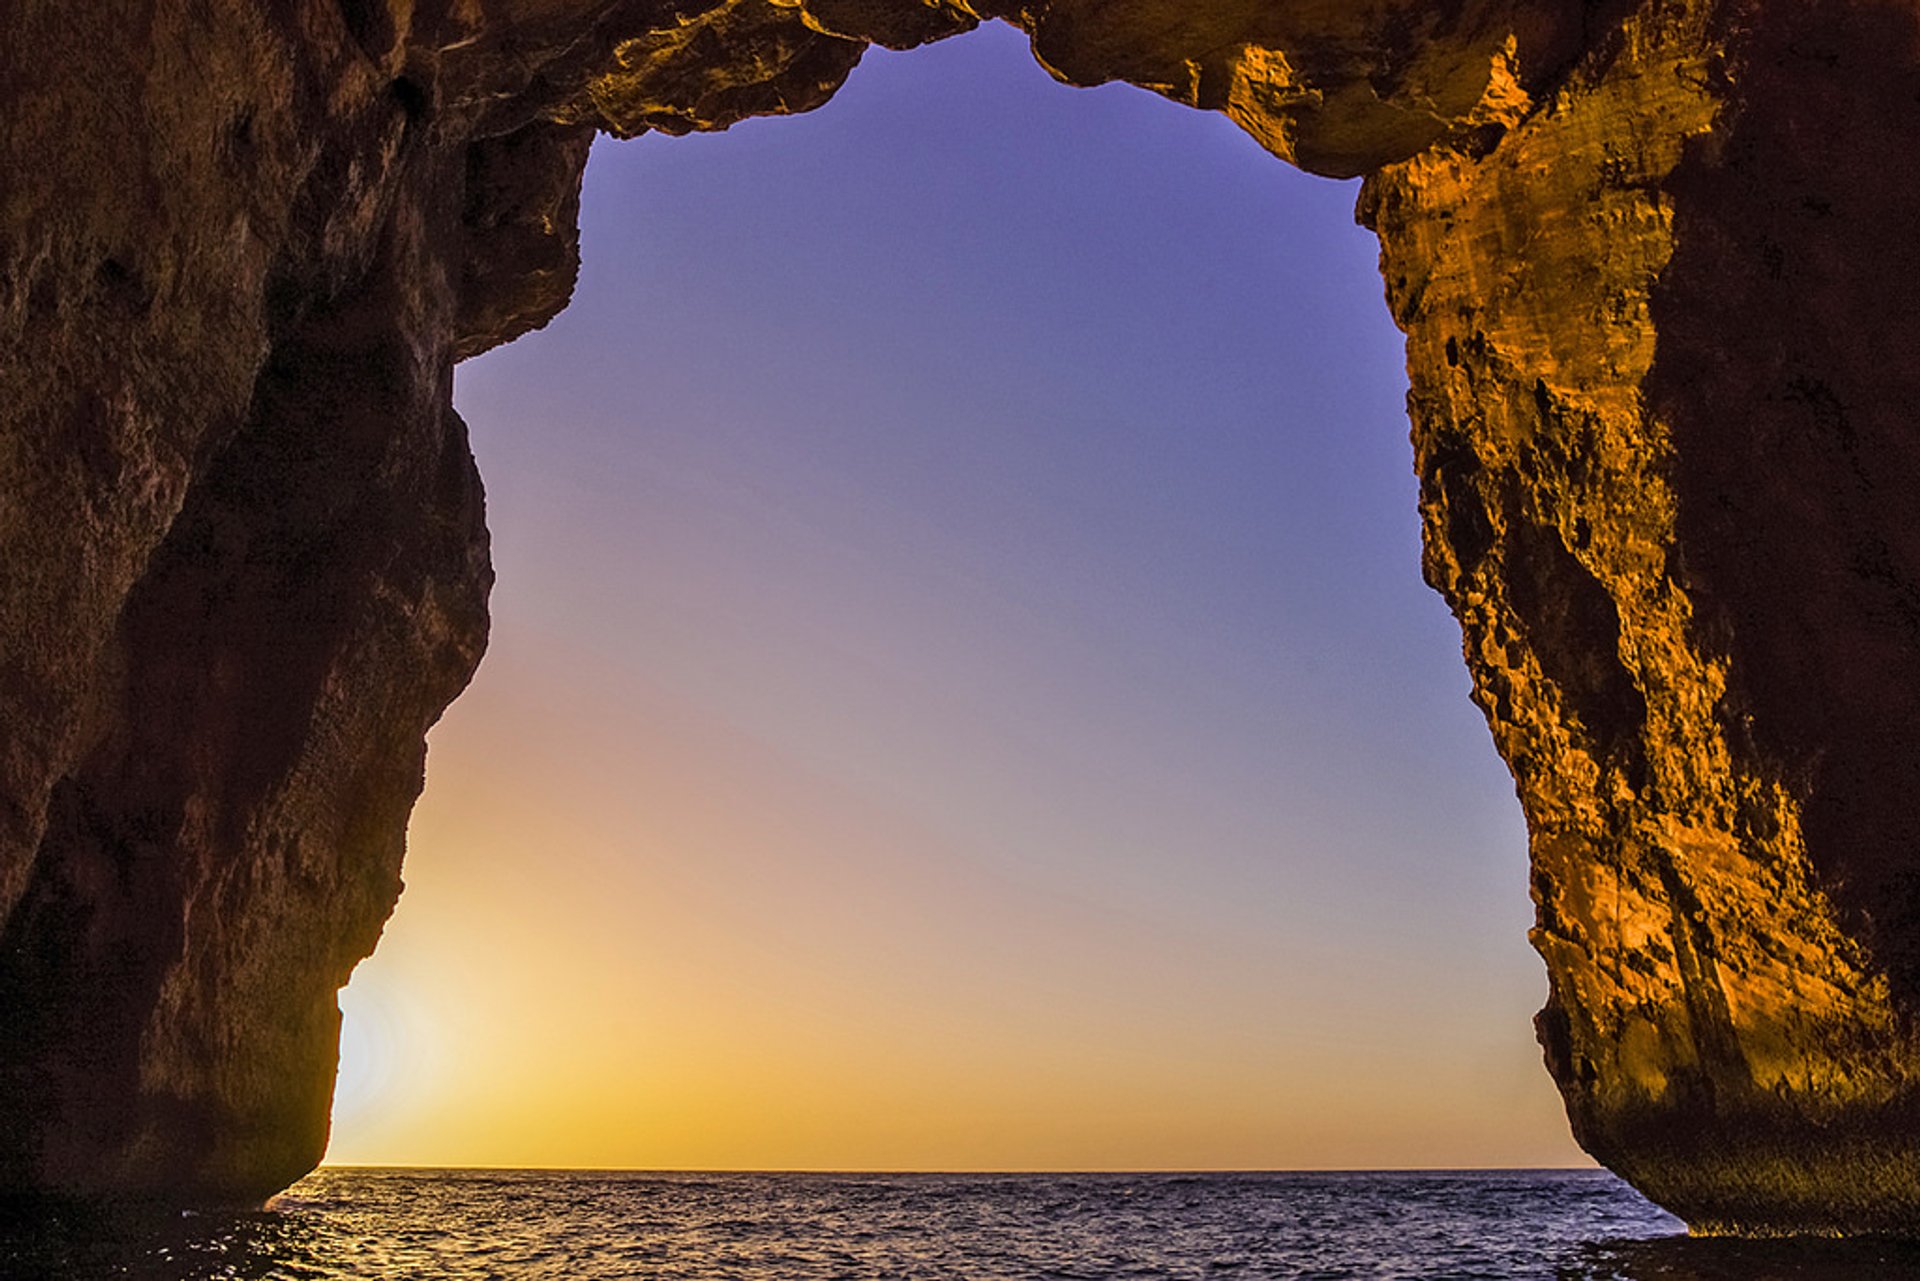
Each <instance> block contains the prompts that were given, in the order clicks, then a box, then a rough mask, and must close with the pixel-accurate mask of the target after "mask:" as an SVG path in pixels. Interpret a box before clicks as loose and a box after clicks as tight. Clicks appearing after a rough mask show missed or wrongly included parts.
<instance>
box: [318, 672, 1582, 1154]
mask: <svg viewBox="0 0 1920 1281" xmlns="http://www.w3.org/2000/svg"><path fill="white" fill-rule="evenodd" d="M509 661H511V660H510V659H508V658H507V657H506V656H504V655H503V656H500V657H499V666H500V667H505V666H506V665H507V663H508V662H509ZM563 666H564V665H563ZM573 674H574V675H575V676H576V677H578V676H580V675H582V674H583V673H582V672H581V670H580V669H579V668H578V667H575V668H574V669H573ZM589 674H590V673H589ZM605 675H607V676H608V679H609V682H610V685H617V684H618V683H619V682H618V680H617V679H616V678H614V677H612V675H611V674H605ZM516 677H517V678H518V679H516ZM509 683H513V684H515V685H517V686H518V688H520V689H521V690H523V691H524V690H529V689H531V690H540V688H541V685H542V678H540V677H539V676H537V675H534V674H531V673H525V672H522V673H514V674H510V673H507V672H504V671H497V672H496V673H495V681H494V684H495V685H496V687H497V686H502V685H507V684H509ZM542 692H547V693H551V694H552V695H553V698H552V701H551V702H550V703H549V704H548V706H546V707H545V708H536V707H532V706H526V705H521V706H517V707H512V708H505V709H503V708H500V707H498V706H497V705H496V700H495V699H494V698H493V697H491V696H490V695H491V693H492V691H491V690H489V689H488V688H486V687H485V685H484V684H483V687H482V688H480V689H477V690H475V691H474V692H473V693H472V694H470V695H469V697H468V699H467V700H466V701H463V702H462V703H461V704H460V705H458V707H457V708H456V709H455V711H454V712H453V713H451V714H450V715H449V718H448V725H447V729H446V730H445V731H440V732H437V734H436V742H435V747H434V769H435V776H436V779H438V778H440V777H442V776H446V775H452V776H455V777H458V778H459V779H460V780H461V781H462V782H463V783H464V786H462V787H460V788H458V789H455V788H442V787H439V786H436V787H435V788H434V789H433V790H430V791H429V793H428V795H427V797H426V798H425V799H424V800H423V802H422V804H421V807H420V809H419V812H418V814H417V815H416V818H415V822H414V827H413V835H412V850H411V853H410V854H409V875H410V877H412V878H413V879H415V880H417V881H420V882H425V883H431V884H432V885H433V887H434V897H433V900H432V901H431V902H430V903H429V902H426V901H421V902H420V903H419V906H418V907H416V902H415V900H413V899H411V898H403V900H402V906H401V909H400V911H399V913H398V914H397V915H396V918H395V920H394V922H393V923H392V925H391V926H390V928H389V937H388V938H387V939H386V940H385V941H384V942H383V943H382V945H381V948H380V951H379V952H378V954H377V955H376V958H375V959H374V960H373V961H371V962H368V963H367V964H365V965H363V966H362V967H361V969H360V971H359V972H358V973H357V974H356V977H355V980H354V982H353V983H352V984H351V985H350V986H349V987H348V988H347V989H346V990H345V991H344V992H343V993H342V1008H343V1010H344V1011H345V1013H346V1032H345V1035H344V1037H343V1040H344V1046H343V1063H342V1073H341V1081H342V1084H341V1090H340V1097H339V1101H338V1107H337V1109H336V1119H335V1141H334V1144H333V1147H332V1149H331V1150H330V1152H329V1156H328V1159H329V1161H330V1162H332V1163H335V1164H397V1165H449V1166H457V1165H488V1166H528V1167H534V1166H552V1167H576V1168H649V1169H838V1170H848V1169H884V1170H899V1169H940V1170H963V1169H991V1170H1016V1169H1076V1170H1094V1169H1140V1168H1163V1169H1227V1168H1248V1169H1268V1168H1302V1169H1311V1168H1362V1167H1393V1168H1405V1167H1412V1166H1438V1167H1454V1166H1473V1165H1555V1164H1568V1163H1577V1162H1579V1161H1580V1159H1581V1158H1580V1156H1579V1154H1578V1153H1577V1152H1576V1151H1574V1150H1572V1149H1571V1147H1570V1145H1568V1144H1566V1143H1565V1142H1564V1140H1560V1139H1559V1137H1558V1133H1557V1132H1558V1130H1559V1126H1558V1123H1557V1122H1558V1118H1557V1102H1556V1100H1555V1099H1554V1098H1553V1095H1552V1091H1551V1088H1550V1087H1546V1086H1545V1082H1544V1078H1543V1076H1542V1074H1540V1072H1539V1069H1538V1067H1537V1066H1536V1065H1535V1063H1534V1062H1533V1061H1532V1059H1531V1056H1530V1055H1521V1056H1517V1057H1516V1058H1512V1059H1510V1060H1509V1061H1508V1062H1506V1063H1504V1064H1498V1065H1489V1066H1488V1068H1487V1069H1486V1070H1483V1071H1476V1070H1474V1066H1473V1065H1472V1064H1466V1065H1462V1064H1459V1063H1457V1062H1450V1061H1449V1060H1448V1056H1447V1055H1446V1054H1445V1053H1444V1052H1442V1053H1437V1054H1436V1055H1435V1056H1434V1059H1433V1061H1432V1062H1430V1063H1426V1064H1421V1063H1409V1062H1408V1061H1407V1060H1406V1059H1405V1057H1404V1055H1405V1053H1406V1047H1407V1046H1408V1045H1410V1044H1412V1045H1418V1044H1421V1043H1422V1042H1425V1043H1428V1044H1432V1045H1434V1046H1436V1048H1440V1049H1443V1048H1444V1039H1445V1037H1446V1036H1447V1028H1446V1026H1445V1024H1446V1020H1447V1013H1446V1010H1445V1009H1444V1008H1440V1009H1435V1008H1432V1007H1431V1006H1429V1007H1428V1008H1426V1009H1418V1008H1414V1007H1415V1006H1416V1005H1418V1004H1420V1003H1421V1000H1420V998H1421V997H1422V996H1423V995H1424V994H1421V993H1410V994H1409V995H1410V997H1412V998H1414V999H1412V1000H1410V1001H1409V1002H1408V1007H1409V1008H1408V1009H1407V1011H1406V1014H1407V1017H1408V1019H1409V1020H1410V1022H1409V1023H1408V1024H1406V1025H1403V1026H1388V1027H1376V1028H1373V1029H1371V1031H1368V1030H1366V1029H1357V1028H1354V1027H1353V1026H1351V1025H1350V1023H1349V1021H1348V1019H1347V1017H1346V1012H1345V1011H1343V1010H1342V1009H1341V1008H1340V1007H1341V1005H1342V1004H1343V1002H1344V1001H1345V1000H1346V999H1348V998H1347V997H1346V996H1345V994H1343V992H1342V991H1341V985H1340V984H1337V983H1329V982H1327V981H1325V977H1324V976H1321V975H1315V974H1300V975H1292V976H1290V975H1287V974H1284V973H1274V972H1272V971H1271V970H1268V969H1264V968H1262V967H1261V964H1260V961H1259V960H1258V958H1254V957H1249V958H1247V964H1248V966H1249V970H1248V972H1247V973H1246V974H1245V975H1244V976H1243V981H1244V985H1243V986H1242V987H1241V988H1240V989H1239V990H1232V989H1231V988H1229V987H1228V986H1227V985H1228V984H1230V983H1231V982H1232V979H1233V975H1232V974H1230V973H1228V974H1224V975H1217V976H1215V977H1216V978H1217V979H1218V981H1219V983H1220V986H1219V987H1216V988H1214V989H1213V990H1207V991H1196V990H1193V986H1192V985H1193V984H1194V983H1195V981H1196V978H1195V975H1194V974H1193V973H1192V972H1189V971H1188V970H1186V969H1185V967H1183V966H1181V965H1179V964H1178V962H1179V959H1180V958H1181V957H1182V955H1183V954H1189V955H1190V954H1194V953H1198V952H1200V951H1201V950H1203V949H1206V948H1209V947H1213V946H1217V940H1209V939H1207V938H1206V937H1205V925H1204V922H1198V921H1195V922H1190V923H1188V926H1187V928H1186V929H1185V930H1184V931H1182V930H1174V929H1170V928H1168V926H1167V924H1166V923H1165V922H1161V923H1159V924H1158V925H1157V926H1155V927H1153V929H1152V932H1143V933H1137V934H1136V933H1135V931H1136V930H1138V929H1140V927H1141V925H1142V923H1141V922H1137V921H1131V920H1128V919H1126V918H1125V916H1124V915H1115V914H1112V913H1111V912H1110V911H1109V910H1107V909H1105V908H1103V907H1102V905H1100V904H1097V903H1092V902H1086V901H1075V900H1074V899H1073V898H1072V897H1071V896H1066V895H1060V894H1058V893H1057V892H1056V893H1046V892H1040V893H1035V892H1033V891H1034V889H1035V887H1033V886H1018V885H1012V884H1002V885H998V886H995V885H987V886H981V885H970V884H968V883H966V880H965V878H964V877H963V876H962V875H960V874H958V873H956V874H954V875H952V876H949V877H937V876H936V879H935V880H934V881H933V882H932V883H924V884H923V883H913V882H908V881H906V880H904V879H903V876H902V873H901V870H900V868H899V867H898V866H897V865H896V861H895V859H894V853H895V851H896V850H897V849H898V848H900V847H901V845H903V844H905V843H910V842H921V843H923V846H925V845H930V844H934V843H936V841H937V838H935V837H934V836H932V835H931V834H929V833H926V832H924V831H916V830H914V828H913V827H912V825H911V824H910V823H909V822H907V821H906V820H905V819H903V818H902V817H901V816H899V815H897V814H887V813H884V812H877V811H873V810H867V811H865V812H862V808H861V807H860V806H859V805H858V804H856V803H853V802H852V798H848V797H845V796H834V795H833V789H832V788H831V787H830V786H828V785H826V784H825V783H824V781H823V780H822V779H820V778H819V777H817V776H811V775H809V774H808V772H807V771H806V770H805V769H804V768H803V767H801V766H799V765H798V764H796V763H795V762H793V761H791V760H781V759H779V758H778V756H777V754H775V753H772V752H770V751H767V750H766V749H764V748H763V747H756V745H754V744H752V743H750V742H747V741H744V740H743V739H742V738H741V737H740V736H739V735H738V734H735V733H731V732H729V731H728V730H727V729H726V728H725V727H723V726H718V725H714V724H710V723H709V724H702V723H701V722H700V720H699V718H698V717H697V716H696V715H695V714H694V713H692V712H691V711H690V710H689V709H688V708H686V707H684V706H678V707H677V706H675V705H674V703H673V701H672V700H670V699H668V698H666V697H664V696H663V695H660V694H659V692H658V691H652V692H650V693H643V694H638V695H635V692H634V691H632V690H631V688H629V690H628V694H629V697H630V701H620V700H615V699H609V700H606V701H604V702H603V703H602V704H601V706H600V707H599V708H598V709H588V708H585V707H579V706H572V707H569V706H568V705H567V704H566V701H565V695H564V694H563V693H562V691H559V690H552V691H542ZM543 701H544V700H543ZM592 710H597V711H598V712H599V713H600V714H601V715H599V716H595V715H593V714H591V711H592ZM609 713H611V714H612V715H611V719H612V720H614V721H615V722H617V723H621V724H633V723H645V724H647V725H649V726H650V734H649V735H648V737H649V738H654V739H655V740H656V741H658V742H659V743H660V745H661V750H660V752H659V755H658V756H657V757H656V758H653V759H644V758H642V759H635V758H634V757H633V756H632V755H631V753H632V752H633V751H634V749H635V747H636V746H637V744H636V743H635V742H633V741H620V742H609V741H608V739H609V738H615V737H617V736H613V735H607V736H605V737H603V736H602V732H601V731H600V729H599V727H600V726H601V725H603V724H604V723H605V721H606V719H608V714H609ZM463 722H470V723H463ZM448 758H452V759H448ZM490 759H501V760H513V761H517V762H522V763H523V762H525V761H527V760H529V759H531V760H534V761H538V762H540V763H541V771H540V772H539V773H536V774H533V775H525V774H516V775H514V776H512V777H503V776H500V775H498V774H496V773H495V772H494V770H493V768H492V767H491V766H490V765H489V760H490ZM610 759H624V760H625V761H627V762H628V763H629V764H630V766H631V768H632V771H633V773H632V776H631V777H632V780H633V784H632V786H631V787H630V788H628V789H625V790H624V791H622V792H618V793H615V795H618V796H619V801H618V803H610V802H609V790H608V789H607V788H606V787H605V786H604V780H598V779H595V778H594V777H593V774H594V772H595V770H596V769H597V768H603V767H604V765H605V763H606V762H607V761H608V760H610ZM842 804H845V805H847V806H848V810H847V811H845V812H842V811H840V810H839V808H838V807H839V806H840V805H842ZM557 845H564V846H565V847H566V850H567V854H566V860H567V862H568V863H569V864H570V865H572V866H575V867H578V866H580V865H582V864H585V865H587V866H590V867H593V868H595V869H597V875H596V876H594V877H593V878H592V879H580V878H579V877H578V875H577V873H575V874H572V879H571V880H570V881H564V882H563V881H558V880H554V881H550V880H548V879H547V877H546V876H545V875H544V865H545V863H546V862H547V860H546V859H544V858H542V857H539V856H534V857H528V856H527V852H528V851H529V850H539V849H542V848H546V849H552V848H553V847H555V846H557ZM496 853H497V854H498V857H491V856H490V855H492V854H496ZM935 855H936V859H937V858H938V851H937V849H936V851H935ZM907 866H908V867H909V868H910V869H911V874H912V876H913V877H914V878H919V877H921V876H924V875H925V867H924V865H923V864H921V863H920V862H919V861H918V860H914V861H913V862H912V863H911V864H908V865H907ZM810 885H812V886H818V885H829V886H831V887H832V890H831V893H830V895H829V897H830V898H831V900H832V903H831V905H829V906H826V907H825V908H822V907H821V905H820V904H819V900H818V896H817V893H816V891H815V890H813V889H810V888H809V886H810ZM796 901H804V902H806V903H807V904H808V905H809V907H810V909H811V911H812V915H810V916H809V917H808V918H806V919H805V920H804V921H790V920H789V921H783V919H782V913H783V910H784V909H785V908H787V907H788V906H789V905H791V904H793V903H794V902H796ZM1010 913H1011V914H1012V915H1010ZM955 914H958V915H959V916H960V917H961V918H962V919H963V921H964V923H965V924H964V926H963V927H962V928H960V929H959V930H958V931H956V937H954V938H952V939H951V941H950V942H947V943H945V944H944V945H943V947H942V949H941V951H940V955H941V956H943V957H944V958H945V959H944V960H934V959H929V956H928V953H927V949H926V948H924V947H923V946H921V944H922V943H923V942H924V940H922V939H919V938H916V937H915V936H917V935H919V934H920V933H921V931H923V930H927V929H933V930H942V931H947V930H955V927H954V926H953V925H951V924H948V923H943V922H941V921H940V920H938V919H936V918H938V917H941V916H948V917H951V916H953V915H955ZM1022 918H1024V919H1022ZM967 930H972V931H977V932H978V933H977V934H975V935H974V936H973V937H967V936H966V931H967ZM1082 951H1087V952H1093V953H1096V954H1097V955H1098V957H1099V958H1100V965H1101V966H1102V967H1113V966H1114V965H1115V962H1116V958H1126V959H1125V960H1124V962H1123V963H1122V964H1121V965H1120V966H1119V967H1118V968H1103V972H1099V973H1093V972H1089V970H1088V969H1087V966H1086V964H1085V962H1084V960H1083V958H1082V957H1081V956H1079V955H1076V953H1078V952H1082ZM1358 962H1359V958H1348V963H1358ZM1202 977H1205V976H1204V975H1203V976H1202ZM1236 1006H1237V1007H1238V1009H1237V1015H1236V1016H1234V1017H1230V1018H1229V1019H1227V1020H1226V1021H1224V1022H1223V1018H1222V1012H1223V1010H1226V1011H1228V1012H1229V1013H1233V1012H1234V1010H1235V1007H1236ZM1516 1069H1517V1070H1516ZM1529 1130H1531V1131H1533V1132H1534V1135H1535V1136H1537V1135H1540V1134H1544V1135H1545V1136H1547V1137H1546V1141H1544V1142H1543V1141H1541V1140H1540V1139H1539V1138H1538V1137H1533V1136H1529V1135H1528V1134H1527V1131H1529Z"/></svg>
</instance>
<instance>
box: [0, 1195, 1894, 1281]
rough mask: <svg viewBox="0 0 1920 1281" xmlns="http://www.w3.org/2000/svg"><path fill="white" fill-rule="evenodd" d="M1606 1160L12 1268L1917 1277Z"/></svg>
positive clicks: (397, 1233)
mask: <svg viewBox="0 0 1920 1281" xmlns="http://www.w3.org/2000/svg"><path fill="white" fill-rule="evenodd" d="M1679 1227H1680V1225H1679V1224H1678V1223H1676V1222H1675V1221H1674V1220H1673V1219H1671V1218H1669V1217H1667V1216H1666V1215H1664V1214H1662V1213H1661V1212H1660V1211H1659V1210H1656V1209H1655V1208H1653V1207H1652V1206H1650V1205H1648V1204H1647V1203H1646V1202H1645V1201H1643V1200H1642V1199H1640V1198H1639V1197H1638V1196H1636V1195H1635V1194H1634V1193H1633V1192H1632V1191H1630V1190H1629V1189H1627V1188H1626V1187H1625V1186H1624V1185H1623V1184H1621V1183H1620V1182H1618V1181H1617V1180H1615V1179H1614V1178H1613V1177H1612V1176H1610V1175H1607V1174H1603V1173H1600V1172H1598V1171H1574V1172H1566V1171H1521V1172H1509V1171H1502V1172H1470V1173H1413V1174H1373V1173H1369V1174H1209V1175H1172V1174H1144V1175H1125V1174H1099V1175H1052V1174H1049V1175H820V1174H644V1173H597V1172H553V1171H526V1172H517V1171H472V1170H357V1169H330V1170H322V1171H320V1172H319V1173H317V1174H315V1175H313V1176H312V1177H310V1178H308V1179H306V1180H305V1181H303V1182H302V1183H300V1184H299V1185H298V1186H296V1187H295V1188H294V1189H293V1190H292V1191H291V1192H289V1193H288V1194H287V1195H286V1196H285V1197H283V1198H281V1199H280V1200H279V1201H277V1202H276V1203H275V1204H274V1206H273V1207H272V1208H270V1209H268V1210H266V1211H263V1212H259V1213H254V1214H240V1215H218V1216H189V1217H180V1218H170V1219H167V1220H163V1221H160V1222H148V1223H145V1224H134V1223H122V1224H118V1225H107V1224H102V1223H98V1222H92V1223H83V1222H79V1221H75V1220H71V1219H62V1220H48V1219H46V1218H44V1217H42V1218H37V1219H34V1220H32V1221H27V1222H18V1221H16V1222H12V1223H9V1224H6V1225H4V1226H0V1278H5V1279H6V1281H16V1279H18V1281H27V1279H28V1278H41V1277H46V1278H56V1277H57V1278H80V1279H85V1281H91V1279H92V1278H108V1277H113V1278H135V1279H137V1281H162V1279H165V1281H187V1279H189V1278H190V1279H192V1281H201V1279H205V1281H215V1279H218V1281H228V1279H238V1278H269V1277H271V1278H289V1279H296V1278H316V1279H331V1278H344V1277H356V1278H357V1277H366V1278H382V1279H383V1281H384V1279H387V1278H393V1279H396V1281H397V1279H401V1278H416V1277H417V1278H458V1279H462V1281H464V1279H467V1278H475V1279H478V1278H495V1277H499V1278H521V1277H524V1278H536V1279H540V1281H544V1279H546V1278H554V1279H555V1281H558V1279H560V1278H566V1279H568V1281H612V1279H613V1278H637V1279H644V1281H841V1279H845V1281H896V1279H898V1281H907V1279H911V1278H930V1279H934V1278H937V1279H940V1281H948V1279H952V1281H1002V1279H1005V1281H1012V1279H1014V1278H1021V1279H1026V1278H1032V1279H1035V1281H1040V1279H1045V1281H1069V1279H1076V1281H1077V1279H1085V1281H1104V1279H1106V1278H1113V1279H1115V1281H1130V1279H1137V1278H1208V1279H1209V1281H1214V1279H1227V1278H1289V1279H1292V1278H1299V1279H1300V1281H1343V1279H1346V1278H1353V1279H1355V1281H1359V1279H1361V1278H1366V1279H1368V1281H1395V1279H1399V1278H1408V1279H1412V1278H1419V1279H1421V1281H1427V1279H1433V1281H1477V1279H1487V1281H1505V1279H1507V1278H1521V1277H1529V1278H1531V1277H1540V1278H1552V1279H1553V1281H1655V1279H1658V1281H1773V1279H1774V1278H1779V1279H1782V1281H1786V1279H1789V1278H1791V1279H1793V1281H1842V1279H1845V1281H1893V1279H1894V1278H1900V1279H1902V1281H1905V1279H1910V1278H1920V1251H1909V1250H1907V1249H1905V1248H1902V1247H1896V1246H1889V1245H1877V1244H1854V1245H1846V1244H1844V1243H1840V1244H1836V1243H1821V1242H1803V1243H1757V1244H1743V1243H1738V1242H1715V1241H1689V1240H1686V1239H1685V1238H1683V1237H1677V1236H1675V1235H1674V1234H1675V1233H1677V1232H1678V1231H1679Z"/></svg>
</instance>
